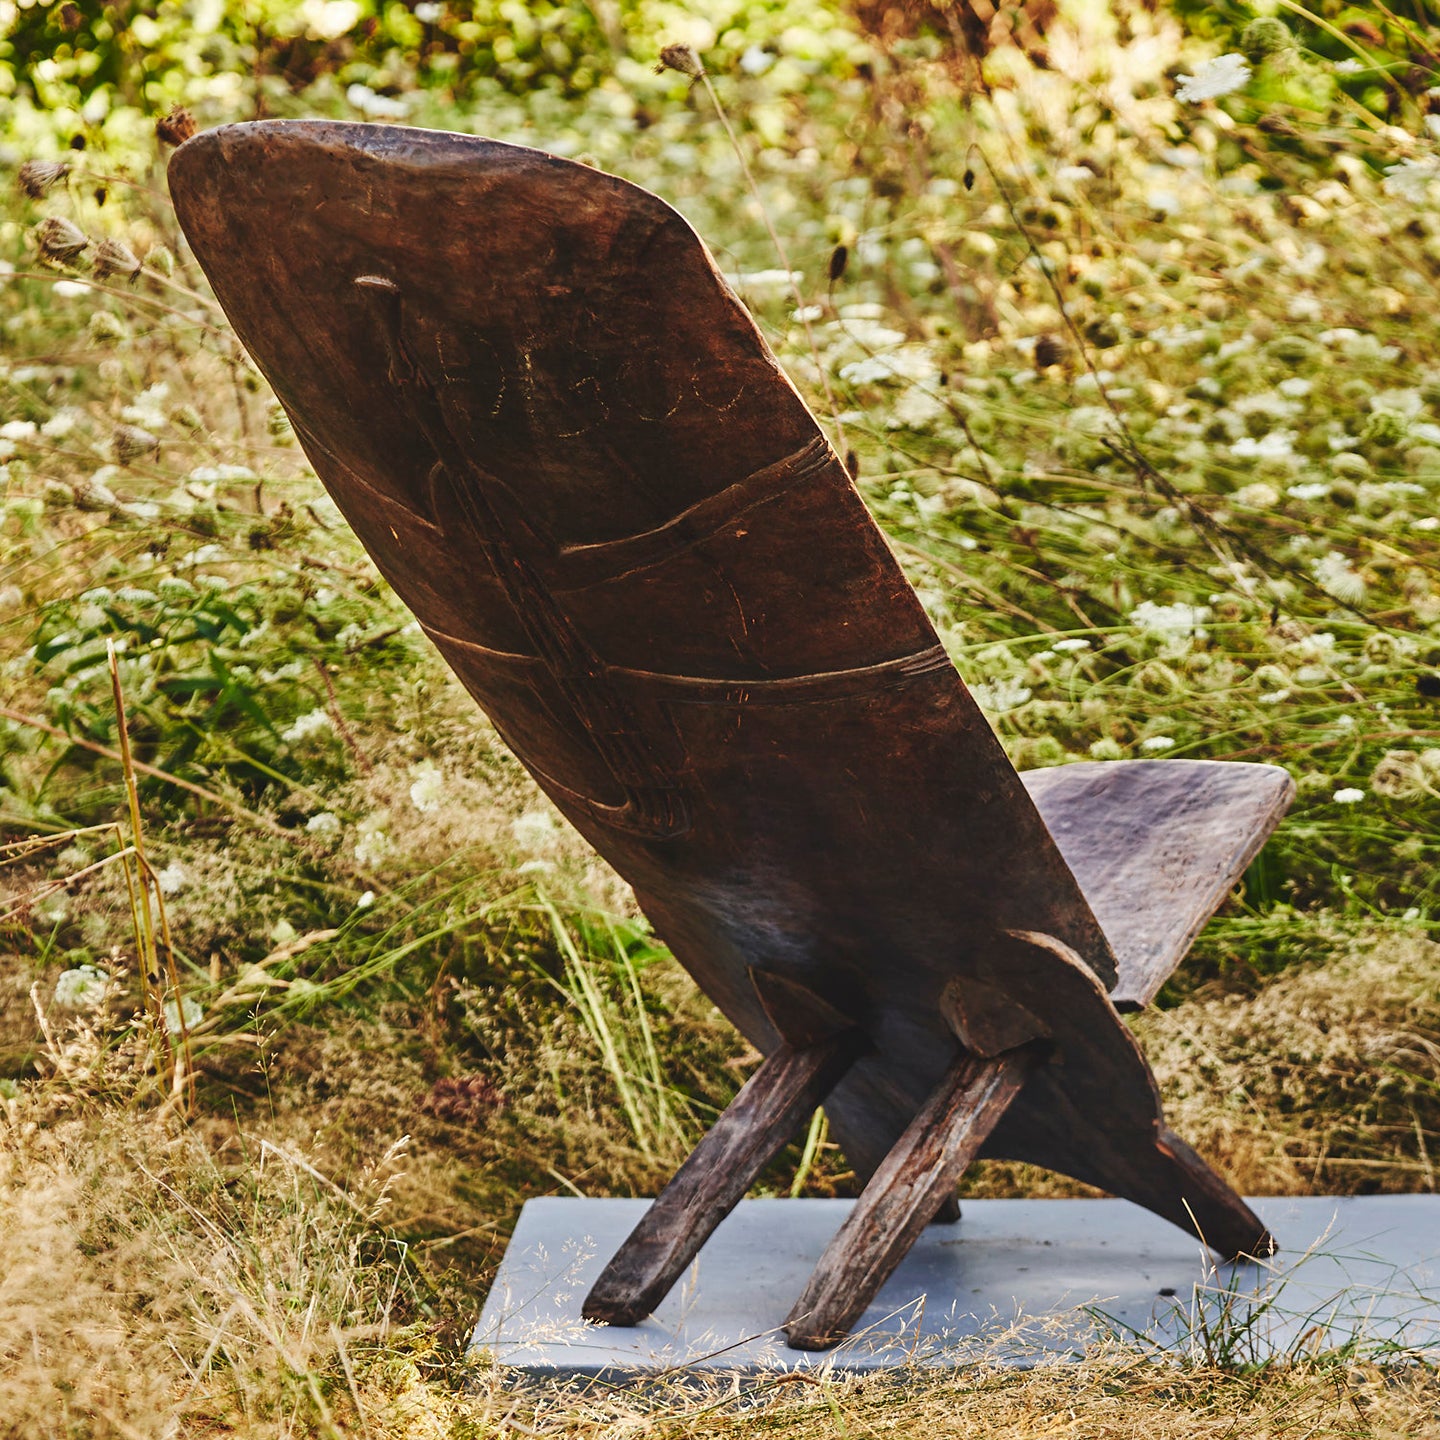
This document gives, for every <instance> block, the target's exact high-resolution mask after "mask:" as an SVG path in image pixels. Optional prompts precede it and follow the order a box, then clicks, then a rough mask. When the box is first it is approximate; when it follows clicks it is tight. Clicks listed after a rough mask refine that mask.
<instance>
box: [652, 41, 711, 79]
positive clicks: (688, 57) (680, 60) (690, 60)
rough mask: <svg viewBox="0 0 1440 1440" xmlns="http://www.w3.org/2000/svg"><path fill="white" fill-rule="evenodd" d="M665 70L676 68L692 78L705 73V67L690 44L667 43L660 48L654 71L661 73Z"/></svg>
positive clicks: (697, 77) (698, 77)
mask: <svg viewBox="0 0 1440 1440" xmlns="http://www.w3.org/2000/svg"><path fill="white" fill-rule="evenodd" d="M667 70H678V71H679V72H680V73H681V74H682V75H688V76H689V77H690V78H691V79H692V80H699V79H700V78H701V77H702V76H703V75H704V74H705V67H704V66H703V65H702V64H701V63H700V57H699V56H698V55H697V54H696V53H695V49H694V46H691V45H667V46H665V48H664V49H663V50H661V52H660V63H659V64H658V65H657V66H656V67H655V73H656V74H657V75H663V74H664V73H665V72H666V71H667Z"/></svg>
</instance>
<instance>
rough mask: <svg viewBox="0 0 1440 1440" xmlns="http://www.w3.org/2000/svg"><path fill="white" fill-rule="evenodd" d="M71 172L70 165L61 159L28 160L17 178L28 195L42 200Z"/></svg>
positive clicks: (33, 198)
mask: <svg viewBox="0 0 1440 1440" xmlns="http://www.w3.org/2000/svg"><path fill="white" fill-rule="evenodd" d="M69 173H70V167H69V166H68V165H65V164H63V163H61V162H60V161H59V160H27V161H26V162H25V163H24V164H23V165H22V166H21V167H20V169H19V171H18V172H17V174H16V176H15V179H16V181H17V182H18V183H19V186H20V189H21V190H22V191H24V193H25V194H26V195H28V196H29V197H30V198H31V199H32V200H40V199H43V198H44V197H45V195H46V194H47V193H48V192H49V191H51V190H53V189H54V188H55V186H57V185H58V184H59V183H60V182H61V181H62V180H63V179H64V178H65V177H66V176H67V175H68V174H69Z"/></svg>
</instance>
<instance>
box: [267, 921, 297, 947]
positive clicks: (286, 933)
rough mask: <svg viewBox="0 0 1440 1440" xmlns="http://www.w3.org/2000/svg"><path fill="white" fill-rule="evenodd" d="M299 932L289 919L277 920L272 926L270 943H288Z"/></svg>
mask: <svg viewBox="0 0 1440 1440" xmlns="http://www.w3.org/2000/svg"><path fill="white" fill-rule="evenodd" d="M299 933H300V932H299V931H298V930H297V929H296V928H295V927H294V926H293V925H292V924H291V923H290V922H289V921H288V920H277V921H276V922H275V923H274V924H273V925H272V926H271V927H270V943H271V944H272V945H288V944H289V943H290V942H291V941H292V940H293V939H294V938H295V937H296V936H297V935H298V934H299Z"/></svg>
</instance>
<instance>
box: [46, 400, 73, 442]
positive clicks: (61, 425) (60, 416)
mask: <svg viewBox="0 0 1440 1440" xmlns="http://www.w3.org/2000/svg"><path fill="white" fill-rule="evenodd" d="M79 419H80V412H79V411H78V410H72V409H70V408H68V407H66V408H65V409H61V410H57V411H56V412H55V413H54V414H53V415H52V416H51V417H50V418H49V419H48V420H47V421H46V422H45V423H44V424H43V425H42V426H41V427H40V433H41V434H42V435H43V436H44V437H45V438H46V439H47V440H63V439H64V438H65V437H66V436H67V435H68V434H70V432H71V431H72V430H74V428H75V426H76V424H77V423H78V422H79Z"/></svg>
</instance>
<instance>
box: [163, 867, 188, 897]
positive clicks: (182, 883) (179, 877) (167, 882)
mask: <svg viewBox="0 0 1440 1440" xmlns="http://www.w3.org/2000/svg"><path fill="white" fill-rule="evenodd" d="M155 880H156V883H157V884H158V885H159V886H160V893H161V894H162V895H178V894H179V893H180V892H181V891H182V890H183V889H184V888H185V887H186V886H187V885H188V884H189V883H190V872H189V871H188V870H186V868H185V867H184V866H183V865H182V864H181V863H180V862H179V861H178V860H172V861H171V862H170V863H169V864H168V865H167V866H166V867H165V868H164V869H163V870H162V871H160V873H159V874H158V875H156V877H155Z"/></svg>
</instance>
